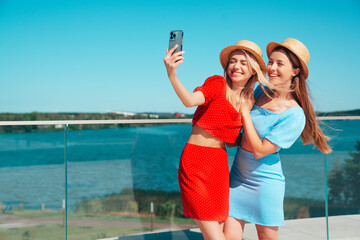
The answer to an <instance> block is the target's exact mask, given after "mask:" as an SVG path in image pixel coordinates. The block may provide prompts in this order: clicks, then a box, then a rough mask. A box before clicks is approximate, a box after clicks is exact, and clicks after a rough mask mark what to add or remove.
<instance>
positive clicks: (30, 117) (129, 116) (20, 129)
mask: <svg viewBox="0 0 360 240" xmlns="http://www.w3.org/2000/svg"><path fill="white" fill-rule="evenodd" d="M317 115H318V116H319V117H320V120H323V119H321V117H327V118H328V117H334V119H332V118H330V119H326V120H337V117H339V116H342V117H348V119H352V117H354V116H360V109H356V110H349V111H336V112H318V113H317ZM192 117H193V114H183V113H156V112H151V113H131V112H109V113H41V112H32V113H0V121H61V120H62V121H73V120H135V119H136V120H140V119H141V120H145V119H154V120H155V119H191V118H192ZM167 124H169V123H167ZM156 125H157V126H158V125H163V124H162V123H157V124H156ZM144 126H154V124H152V123H142V124H133V123H126V124H78V125H75V124H71V125H69V127H68V130H69V131H72V130H85V129H105V128H127V127H144ZM63 129H64V126H63V125H41V126H40V125H39V126H38V125H29V126H15V125H14V126H0V134H1V133H27V132H52V131H62V130H63Z"/></svg>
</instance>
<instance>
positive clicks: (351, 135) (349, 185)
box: [325, 120, 360, 239]
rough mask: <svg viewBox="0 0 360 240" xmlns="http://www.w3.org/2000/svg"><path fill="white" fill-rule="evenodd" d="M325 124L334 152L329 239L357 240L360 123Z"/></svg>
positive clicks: (330, 175) (330, 165)
mask: <svg viewBox="0 0 360 240" xmlns="http://www.w3.org/2000/svg"><path fill="white" fill-rule="evenodd" d="M325 123H326V124H328V125H330V126H331V127H332V129H330V130H329V131H328V135H329V136H330V137H331V138H332V139H331V141H330V144H331V145H332V146H333V150H334V151H333V153H331V154H329V155H328V156H327V163H328V168H327V176H328V198H329V204H328V206H329V207H328V212H329V236H330V239H332V238H343V239H345V238H346V239H356V238H358V237H359V236H360V230H359V227H358V223H359V221H360V215H359V214H360V187H359V186H360V120H338V121H326V122H325ZM334 216H336V217H334ZM339 234H340V235H339Z"/></svg>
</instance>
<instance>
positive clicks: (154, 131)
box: [0, 120, 360, 209]
mask: <svg viewBox="0 0 360 240" xmlns="http://www.w3.org/2000/svg"><path fill="white" fill-rule="evenodd" d="M325 123H326V124H327V125H328V127H325V128H324V130H325V132H326V133H327V135H329V136H330V137H332V140H331V142H330V145H331V146H332V147H333V150H334V152H333V153H332V154H330V155H328V156H327V161H328V170H330V169H331V168H332V167H333V166H334V163H335V162H336V161H342V160H344V159H345V158H349V155H348V152H349V151H354V150H355V144H356V141H358V140H360V121H358V120H347V121H346V120H344V121H326V122H325ZM190 131H191V125H190V124H179V125H163V126H151V127H137V128H119V129H101V130H83V131H71V132H68V133H67V153H66V159H67V174H65V173H66V171H65V164H64V159H65V157H64V156H65V153H64V146H65V145H64V132H62V131H60V132H44V133H18V134H2V135H0V179H1V180H0V202H3V203H4V204H15V203H20V202H21V203H23V205H24V207H29V208H40V206H41V204H42V203H44V204H45V205H46V207H48V208H54V209H59V208H61V204H62V199H64V198H65V179H67V186H68V203H69V207H70V209H73V207H75V206H76V204H77V203H78V202H79V201H80V200H81V199H82V198H90V197H98V196H104V195H107V194H112V193H119V192H121V190H122V189H124V188H132V189H134V188H136V189H146V190H161V191H179V186H178V183H177V169H178V165H179V159H180V155H181V152H182V148H183V147H184V145H185V143H186V141H187V139H188V137H189V134H190ZM235 153H236V149H228V156H229V166H231V164H232V161H233V158H234V156H235ZM280 156H281V161H282V166H283V171H284V175H285V177H286V196H290V197H301V198H311V199H317V200H321V199H324V195H325V187H324V186H325V169H324V159H325V156H324V155H323V154H321V153H320V152H319V151H317V150H314V149H312V146H311V145H308V146H303V145H302V142H301V140H300V139H299V140H298V141H297V142H296V143H295V144H294V145H293V146H292V147H291V148H290V149H288V150H281V152H280ZM66 177H67V178H66Z"/></svg>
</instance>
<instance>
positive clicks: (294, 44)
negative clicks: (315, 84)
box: [266, 38, 310, 79]
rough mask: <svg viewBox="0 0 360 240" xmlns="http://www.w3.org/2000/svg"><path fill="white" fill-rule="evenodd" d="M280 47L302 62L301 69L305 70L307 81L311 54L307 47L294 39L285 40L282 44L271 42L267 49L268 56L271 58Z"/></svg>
mask: <svg viewBox="0 0 360 240" xmlns="http://www.w3.org/2000/svg"><path fill="white" fill-rule="evenodd" d="M279 46H281V47H284V48H286V49H288V50H290V51H291V52H292V53H293V54H295V56H296V57H297V58H298V59H299V60H300V63H301V68H302V70H303V73H304V76H305V79H307V77H308V76H309V69H308V67H307V64H308V63H309V60H310V53H309V51H308V49H307V48H306V47H305V45H304V44H303V43H302V42H300V41H299V40H296V39H294V38H288V39H285V40H284V41H283V42H282V43H277V42H271V43H269V44H268V45H267V47H266V54H267V56H268V57H270V54H271V53H272V51H273V50H274V49H275V48H276V47H279Z"/></svg>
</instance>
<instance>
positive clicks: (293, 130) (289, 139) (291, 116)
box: [264, 107, 305, 148]
mask: <svg viewBox="0 0 360 240" xmlns="http://www.w3.org/2000/svg"><path fill="white" fill-rule="evenodd" d="M304 127H305V114H304V111H303V110H302V108H300V107H293V109H288V110H287V112H286V114H284V116H281V117H280V118H279V120H278V121H277V123H276V124H275V125H274V127H273V128H272V129H271V131H270V132H269V133H268V134H267V135H266V136H265V137H264V138H266V139H267V140H269V141H270V142H272V143H274V144H276V145H277V146H279V147H280V148H289V147H291V145H292V144H293V143H294V142H295V141H296V140H297V139H298V138H299V137H300V135H301V133H302V131H303V129H304Z"/></svg>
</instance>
